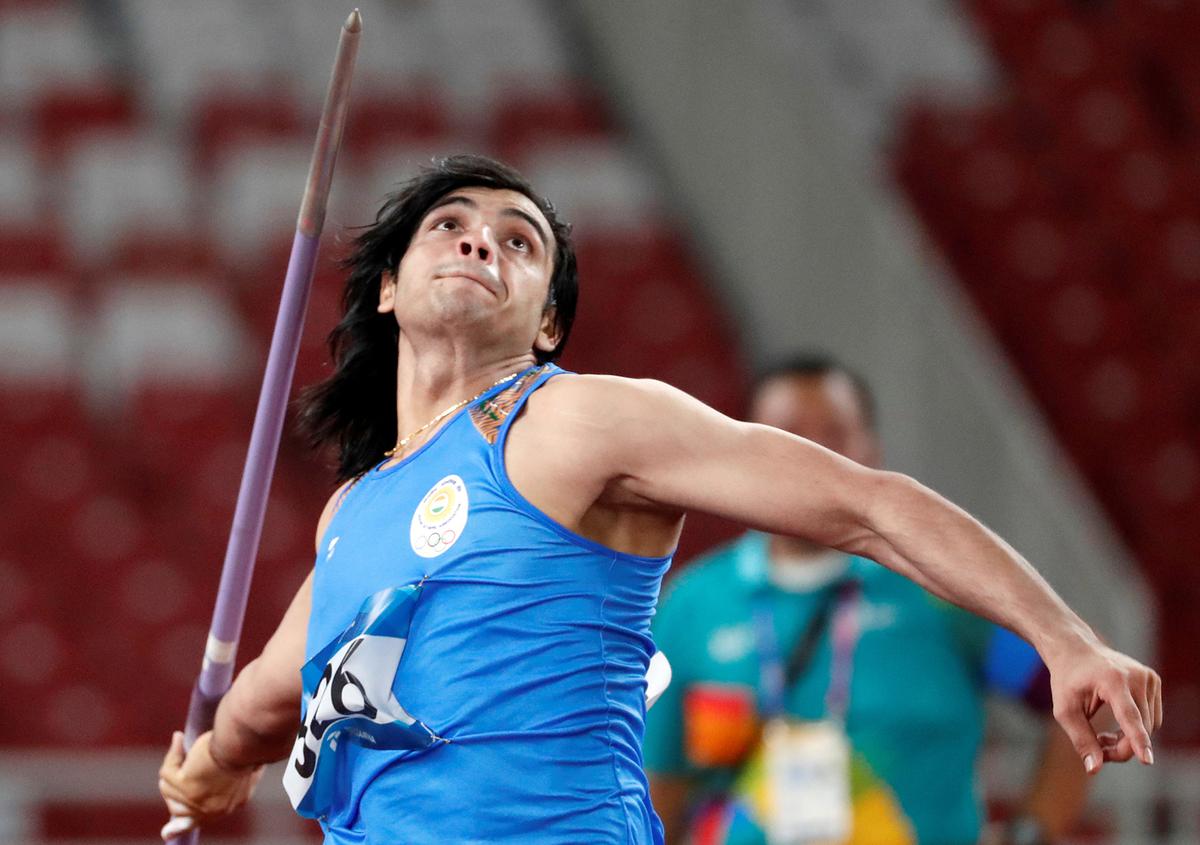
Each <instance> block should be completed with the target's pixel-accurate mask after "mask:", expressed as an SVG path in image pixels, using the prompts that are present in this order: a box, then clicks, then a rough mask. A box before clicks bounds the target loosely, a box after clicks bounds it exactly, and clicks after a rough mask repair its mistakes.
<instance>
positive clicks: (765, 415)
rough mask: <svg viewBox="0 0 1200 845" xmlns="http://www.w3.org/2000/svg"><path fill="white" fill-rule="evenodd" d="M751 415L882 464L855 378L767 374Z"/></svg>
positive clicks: (852, 456)
mask: <svg viewBox="0 0 1200 845" xmlns="http://www.w3.org/2000/svg"><path fill="white" fill-rule="evenodd" d="M751 419H752V420H753V421H754V422H758V423H763V424H764V425H770V426H774V427H775V428H781V429H783V430H784V431H790V432H791V433H792V434H797V435H799V436H800V437H804V438H806V439H808V440H812V441H813V442H815V443H819V444H821V445H822V446H824V447H825V448H827V449H832V450H833V451H834V452H837V453H839V454H841V455H845V456H846V457H847V458H850V459H851V460H852V461H857V462H858V463H860V464H865V465H867V466H877V465H878V464H879V457H880V456H879V445H878V441H877V439H876V437H875V433H874V432H873V431H872V430H871V428H870V426H869V425H868V424H867V420H866V416H865V414H864V412H863V407H862V403H861V402H860V400H859V397H858V393H857V391H856V390H855V389H854V384H853V382H851V381H850V379H849V378H848V377H847V376H845V375H844V374H842V373H837V372H834V373H829V374H827V375H823V376H808V375H781V376H776V377H774V378H771V379H768V380H767V381H766V382H764V383H763V384H762V386H761V387H759V389H758V391H757V393H755V395H754V400H753V402H752V405H751Z"/></svg>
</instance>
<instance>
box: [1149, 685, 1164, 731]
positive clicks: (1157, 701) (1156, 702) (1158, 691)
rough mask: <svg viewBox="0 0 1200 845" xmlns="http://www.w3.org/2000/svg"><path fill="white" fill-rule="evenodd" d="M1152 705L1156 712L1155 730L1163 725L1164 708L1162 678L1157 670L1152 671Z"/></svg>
mask: <svg viewBox="0 0 1200 845" xmlns="http://www.w3.org/2000/svg"><path fill="white" fill-rule="evenodd" d="M1150 705H1151V708H1152V710H1153V713H1154V724H1153V726H1152V727H1153V730H1154V732H1158V730H1159V729H1160V728H1161V727H1162V721H1163V708H1162V678H1160V677H1159V676H1158V673H1157V672H1151V673H1150Z"/></svg>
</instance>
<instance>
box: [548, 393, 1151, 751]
mask: <svg viewBox="0 0 1200 845" xmlns="http://www.w3.org/2000/svg"><path fill="white" fill-rule="evenodd" d="M575 392H576V393H577V394H578V397H577V398H578V400H579V401H581V402H586V403H589V404H591V403H596V409H597V411H599V410H600V409H604V419H606V420H607V426H606V428H607V431H608V433H609V436H608V437H607V438H605V443H604V444H603V445H602V446H601V447H599V448H601V449H603V450H604V452H603V456H602V460H603V461H604V462H605V463H606V464H607V465H608V466H609V467H611V468H612V471H613V477H614V479H615V480H616V481H617V482H619V483H620V484H621V486H622V488H623V490H624V491H625V494H626V495H627V496H629V497H631V498H632V499H634V500H641V501H644V502H645V503H646V504H648V505H650V504H657V505H660V506H662V507H666V508H670V509H681V510H693V509H694V510H701V511H707V512H709V513H714V514H717V515H719V516H722V517H726V518H728V519H733V520H737V521H739V522H742V523H745V524H747V525H749V526H751V527H754V528H757V529H759V530H762V531H767V532H770V533H774V534H791V535H795V536H800V537H805V538H808V539H810V540H813V541H815V542H817V543H819V544H821V545H824V546H832V547H836V548H839V549H842V550H844V551H847V552H850V553H852V554H859V555H863V556H866V557H869V558H872V559H874V560H876V561H878V562H879V563H882V564H883V565H885V566H887V567H889V568H891V569H894V570H895V571H897V572H899V573H901V574H902V575H905V576H907V577H909V578H911V579H912V580H914V581H916V582H917V583H918V584H920V585H922V586H923V587H925V588H926V589H928V590H930V591H931V592H933V593H935V594H937V595H939V596H941V597H943V598H945V599H948V600H949V601H952V602H954V603H955V604H957V605H959V606H961V607H965V608H966V609H968V610H971V611H973V612H975V613H978V614H980V615H982V616H985V617H987V618H989V619H992V620H993V621H995V622H998V623H999V624H1001V625H1004V626H1006V627H1008V628H1011V629H1012V630H1013V631H1015V632H1016V633H1018V634H1019V635H1021V636H1022V637H1024V638H1025V639H1026V640H1028V641H1029V642H1030V643H1032V644H1033V645H1034V646H1035V647H1036V648H1037V650H1038V652H1039V653H1040V654H1041V655H1042V659H1043V660H1044V661H1045V663H1046V665H1047V667H1048V668H1049V669H1050V672H1051V678H1052V689H1053V695H1054V703H1055V708H1054V713H1055V717H1056V718H1057V719H1058V721H1059V723H1060V724H1061V725H1062V726H1063V728H1064V729H1065V730H1066V732H1067V734H1068V735H1069V736H1070V738H1071V741H1072V744H1073V745H1074V746H1075V750H1076V751H1077V752H1078V753H1079V755H1080V757H1081V758H1083V760H1084V765H1085V766H1086V768H1087V769H1088V770H1089V771H1092V772H1094V771H1097V770H1098V769H1099V768H1100V766H1101V765H1102V763H1103V761H1104V760H1117V761H1120V760H1128V759H1130V757H1132V756H1133V755H1134V754H1136V755H1137V756H1138V758H1139V759H1141V760H1142V762H1144V763H1150V762H1152V760H1153V756H1152V753H1151V747H1150V734H1151V733H1152V732H1153V731H1154V730H1155V729H1157V727H1158V726H1159V724H1160V723H1161V721H1162V703H1161V689H1160V681H1159V677H1158V675H1157V674H1156V673H1154V672H1153V671H1152V670H1150V669H1148V668H1147V667H1145V666H1143V665H1142V664H1140V663H1138V662H1137V661H1135V660H1132V659H1131V658H1129V657H1126V656H1125V655H1123V654H1120V653H1119V652H1116V651H1113V650H1112V649H1109V648H1107V647H1106V646H1104V645H1103V644H1102V643H1101V642H1100V641H1099V639H1098V638H1097V637H1096V635H1095V634H1094V633H1093V631H1092V630H1091V628H1089V627H1088V626H1087V624H1085V623H1084V622H1083V620H1082V619H1080V618H1079V617H1078V616H1076V615H1075V613H1073V612H1072V611H1071V609H1070V608H1069V607H1067V605H1066V604H1065V603H1064V602H1063V601H1062V599H1061V598H1059V596H1058V595H1057V594H1056V593H1055V592H1054V591H1053V590H1052V589H1051V588H1050V586H1049V585H1048V584H1047V583H1046V581H1045V580H1044V579H1043V578H1042V577H1041V576H1040V575H1039V574H1038V573H1037V572H1036V571H1035V570H1034V568H1033V567H1032V566H1031V565H1030V564H1029V563H1028V562H1027V561H1026V560H1025V559H1024V558H1022V557H1021V556H1020V555H1019V554H1018V553H1017V552H1016V551H1015V550H1014V549H1013V548H1012V547H1011V546H1009V545H1008V544H1007V543H1005V542H1004V541H1003V540H1002V539H1000V537H998V536H997V535H996V534H995V533H993V532H992V531H990V530H988V529H987V528H985V527H984V526H983V525H982V524H980V523H979V522H978V521H977V520H975V519H974V518H972V517H971V516H970V515H969V514H967V513H966V512H965V511H963V510H962V509H961V508H959V507H957V506H955V505H953V504H951V503H950V502H949V501H947V500H946V499H944V498H942V497H941V496H939V495H938V494H937V493H934V492H933V491H932V490H929V489H928V488H926V487H924V486H922V485H921V484H919V483H917V482H916V481H914V480H913V479H911V478H909V477H907V476H904V475H901V474H898V473H894V472H884V471H879V470H873V469H868V468H866V467H863V466H860V465H858V464H856V463H854V462H852V461H850V460H848V459H846V458H843V457H841V456H839V455H837V454H835V453H834V452H831V451H829V450H827V449H824V448H822V447H820V446H818V445H816V444H814V443H811V442H810V441H807V440H804V439H802V438H799V437H796V436H794V435H791V434H788V433H786V432H782V431H779V430H777V429H773V428H768V427H766V426H761V425H754V424H750V423H742V422H737V421H735V420H732V419H730V418H728V417H726V416H724V415H722V414H720V413H718V412H717V411H714V410H712V409H711V408H709V407H707V406H706V405H704V404H702V403H701V402H699V401H697V400H696V399H693V398H692V397H690V396H688V395H687V394H685V393H682V392H681V391H678V390H675V389H674V388H671V387H668V386H667V385H664V384H661V383H658V382H648V381H632V380H626V379H616V378H608V377H587V378H586V379H584V378H581V379H580V380H579V383H578V385H577V386H576V387H575ZM564 398H565V397H564ZM1102 703H1107V704H1108V705H1109V706H1110V707H1111V708H1112V710H1113V713H1114V715H1115V716H1116V718H1117V721H1118V723H1119V725H1120V727H1121V729H1122V735H1109V734H1105V735H1101V736H1099V737H1098V736H1097V735H1096V733H1095V731H1094V730H1093V729H1092V727H1091V724H1090V721H1089V719H1090V717H1091V716H1092V715H1094V714H1095V712H1096V710H1097V709H1098V708H1099V707H1100V705H1101V704H1102Z"/></svg>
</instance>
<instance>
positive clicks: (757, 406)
mask: <svg viewBox="0 0 1200 845" xmlns="http://www.w3.org/2000/svg"><path fill="white" fill-rule="evenodd" d="M752 418H753V419H754V421H756V422H760V423H764V424H767V425H771V426H774V427H776V428H781V429H784V430H787V431H790V432H792V433H794V434H797V435H800V436H801V437H805V438H807V439H809V440H812V441H815V442H817V443H820V444H821V445H823V446H825V447H827V448H829V449H832V450H833V451H836V452H839V453H841V454H842V455H845V456H846V457H849V458H851V459H853V460H855V461H857V462H859V463H862V464H865V465H867V466H878V465H879V463H880V460H879V459H880V448H879V442H878V438H877V436H876V432H875V418H874V403H873V399H872V396H871V394H870V392H869V389H868V387H867V385H866V383H865V382H864V381H863V380H862V379H860V378H859V377H858V376H856V375H855V374H853V373H852V372H850V371H849V370H847V369H846V368H845V367H843V366H842V365H840V364H839V363H837V362H836V361H833V360H831V359H828V358H824V357H820V356H808V357H798V358H795V359H793V360H790V361H787V362H786V363H783V364H781V365H779V366H776V367H774V368H772V369H770V370H769V371H767V372H766V373H765V374H764V375H763V376H762V377H761V378H760V380H759V381H758V384H757V389H756V390H755V393H754V396H753V403H752ZM763 493H764V495H769V493H770V491H766V490H764V491H763ZM654 636H655V640H656V642H657V644H658V646H659V647H660V648H661V649H662V650H663V651H665V652H666V653H667V654H669V655H670V657H671V661H672V664H673V666H674V670H675V681H674V683H673V685H672V686H671V688H670V689H668V691H667V692H666V693H665V694H664V696H663V698H662V699H661V700H660V701H659V703H658V704H657V706H656V708H655V709H654V710H653V711H652V712H651V713H650V714H649V716H648V718H647V726H646V742H645V763H646V768H647V770H648V771H649V772H650V774H651V781H650V782H651V789H652V794H653V800H654V806H655V807H656V808H657V810H658V812H659V814H660V816H661V817H662V820H663V823H664V825H665V828H666V834H667V841H668V842H672V841H675V842H679V841H681V840H682V839H683V835H684V833H685V831H688V830H690V832H691V834H692V837H693V841H694V842H695V843H697V845H718V843H721V844H722V845H726V844H727V845H734V843H752V842H763V841H764V840H765V839H766V838H767V836H766V834H765V833H764V831H763V823H762V818H763V816H764V815H765V814H766V813H767V812H768V811H767V808H766V807H765V803H766V802H769V801H771V800H772V799H771V798H770V796H769V793H770V787H769V786H768V782H769V779H770V777H771V776H772V775H771V771H772V765H771V763H770V761H769V759H765V758H766V757H768V756H769V755H766V754H764V751H763V743H762V742H761V741H760V738H761V737H763V736H764V732H763V730H762V729H761V725H762V723H763V722H764V721H766V720H768V719H770V718H771V717H775V716H784V717H787V718H788V719H790V720H804V721H805V722H812V723H818V722H832V723H834V724H836V725H838V726H839V729H844V731H845V733H846V734H847V736H848V739H849V745H850V749H851V751H850V759H849V761H848V766H846V767H845V770H844V771H845V774H846V775H848V777H849V784H848V786H849V788H848V789H846V790H842V791H838V790H834V792H832V793H829V794H828V795H826V799H827V800H829V801H831V802H832V803H835V804H836V802H837V801H838V800H839V799H838V798H837V797H836V795H838V794H842V795H845V796H846V799H847V800H848V803H849V806H848V807H847V808H846V816H847V817H848V818H849V819H850V820H851V836H850V841H852V842H872V843H881V844H882V843H909V842H918V841H919V842H921V843H971V842H976V841H978V840H979V839H980V833H981V812H980V807H979V800H978V791H977V789H976V783H975V776H974V769H975V762H976V758H977V757H978V754H979V750H980V743H981V740H982V736H983V726H984V709H983V704H984V695H985V694H986V693H988V692H996V693H999V694H1001V695H1005V696H1008V697H1012V698H1016V699H1021V700H1024V701H1025V702H1026V703H1028V704H1029V705H1030V706H1031V707H1033V708H1034V709H1035V711H1037V712H1039V713H1042V714H1044V715H1045V716H1046V717H1047V718H1046V719H1045V734H1046V735H1045V742H1044V747H1043V753H1042V757H1041V765H1040V768H1039V770H1038V772H1037V775H1036V777H1035V778H1033V779H1031V783H1032V787H1031V790H1030V793H1029V795H1028V797H1027V799H1026V801H1025V802H1024V804H1023V806H1022V807H1021V808H1020V809H1019V814H1018V816H1017V817H1016V819H1015V820H1013V821H1012V822H1010V823H1009V824H1008V825H1006V826H1004V827H1002V828H1001V830H1002V831H1003V832H1002V834H1001V837H1000V838H1001V841H1004V842H1012V843H1038V842H1054V841H1056V840H1057V839H1058V838H1059V837H1060V836H1061V835H1062V834H1063V833H1064V832H1066V831H1067V830H1068V829H1069V828H1070V826H1071V824H1072V822H1073V821H1074V819H1075V817H1076V815H1077V814H1078V812H1079V810H1080V808H1081V806H1082V803H1083V799H1084V796H1085V791H1086V786H1085V784H1086V773H1085V772H1084V770H1083V767H1082V766H1080V765H1079V762H1078V759H1077V757H1076V755H1075V753H1074V751H1073V749H1072V747H1071V744H1070V742H1069V741H1068V739H1067V737H1066V735H1065V734H1063V733H1062V732H1061V731H1059V730H1058V729H1057V728H1056V726H1055V725H1054V722H1053V720H1052V719H1050V718H1048V717H1049V714H1050V694H1049V693H1050V687H1049V675H1048V673H1047V671H1046V669H1045V667H1044V665H1043V664H1042V662H1041V660H1040V659H1039V658H1038V656H1037V653H1036V652H1035V651H1034V649H1033V648H1032V647H1031V646H1029V645H1028V644H1027V643H1025V642H1024V641H1023V640H1021V639H1019V638H1018V637H1017V636H1016V635H1014V634H1012V633H1011V632H1009V631H1007V630H1006V629H1004V628H1001V627H999V626H996V625H993V624H991V623H989V622H986V621H985V620H983V619H981V618H979V617H977V616H974V615H972V614H969V613H967V612H965V611H962V610H959V609H958V608H955V607H952V606H951V605H949V604H946V603H944V602H942V601H940V600H938V599H936V598H934V597H933V596H931V595H930V594H928V593H926V592H925V591H924V590H922V589H921V588H920V587H918V586H917V585H916V584H913V583H912V582H911V581H908V580H906V579H904V578H902V577H900V576H898V575H896V574H895V573H893V572H891V571H889V570H887V569H885V568H883V567H881V566H878V565H876V564H875V563H873V562H871V561H868V560H865V559H862V558H858V557H852V556H850V555H847V554H845V553H843V552H838V551H834V550H831V549H827V548H823V547H821V546H817V545H814V544H812V543H809V542H806V541H804V540H800V539H797V538H794V537H784V536H769V535H765V534H759V533H750V534H746V535H745V536H743V537H742V538H741V539H739V540H737V541H735V542H734V543H732V544H731V545H729V546H726V547H725V548H723V549H721V550H719V551H717V552H715V553H713V554H711V555H709V556H707V557H705V558H703V559H701V560H700V561H698V562H697V563H696V564H695V565H694V566H693V567H691V568H690V569H688V570H687V571H686V572H685V573H684V574H683V575H682V576H680V578H679V579H678V581H677V582H676V583H675V584H674V585H673V587H672V589H670V591H669V592H668V593H667V594H666V595H665V597H664V600H663V601H662V604H661V606H660V609H659V614H658V616H657V618H656V620H655V625H654ZM772 687H775V688H776V691H775V692H773V691H772ZM767 733H769V730H768V731H767ZM821 794H822V793H821V792H820V790H816V791H814V792H813V796H814V800H820V799H819V798H818V797H817V796H819V795H821ZM825 809H826V810H829V809H830V808H829V807H828V806H827V807H826V808H825Z"/></svg>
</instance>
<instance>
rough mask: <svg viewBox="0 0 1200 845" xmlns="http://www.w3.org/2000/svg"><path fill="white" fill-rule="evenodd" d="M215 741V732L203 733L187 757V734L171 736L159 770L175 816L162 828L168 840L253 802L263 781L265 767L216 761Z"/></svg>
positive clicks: (165, 796) (160, 783)
mask: <svg viewBox="0 0 1200 845" xmlns="http://www.w3.org/2000/svg"><path fill="white" fill-rule="evenodd" d="M211 738H212V732H211V731H210V732H208V733H205V734H201V735H200V736H199V737H198V738H197V739H196V742H195V743H194V744H193V745H192V747H191V749H190V750H189V751H188V752H187V754H186V755H185V754H184V752H183V734H182V733H179V732H176V733H175V735H174V736H173V737H171V747H170V748H169V749H167V756H166V757H164V758H163V763H162V768H160V769H159V770H158V791H159V793H160V794H161V795H162V797H163V800H164V801H165V802H166V804H167V810H168V812H170V814H171V820H170V821H169V822H167V824H166V825H165V826H164V827H163V829H162V837H163V839H164V840H169V839H172V838H174V837H176V836H178V835H180V834H181V833H184V832H186V831H188V830H190V829H191V828H192V827H194V826H196V825H204V824H207V823H208V822H211V821H213V820H215V819H218V818H220V817H222V816H224V815H227V814H229V813H231V812H233V811H234V810H236V809H237V808H238V807H240V806H242V805H243V804H245V803H246V802H247V801H248V800H250V796H251V795H253V794H254V789H255V787H257V786H258V782H259V780H261V779H262V774H263V767H262V766H249V767H246V768H231V767H228V766H225V765H222V764H221V763H219V762H217V761H216V760H215V759H213V756H212V752H211V750H210V748H209V742H210V740H211Z"/></svg>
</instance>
